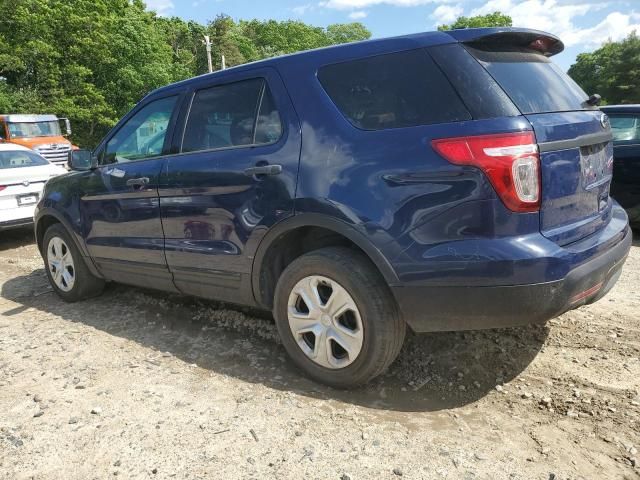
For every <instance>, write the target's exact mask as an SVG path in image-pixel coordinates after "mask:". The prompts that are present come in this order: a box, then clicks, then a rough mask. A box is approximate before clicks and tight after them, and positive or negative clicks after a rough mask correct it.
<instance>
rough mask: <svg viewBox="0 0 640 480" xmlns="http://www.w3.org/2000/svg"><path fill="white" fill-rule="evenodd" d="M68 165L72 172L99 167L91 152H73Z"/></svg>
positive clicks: (70, 153) (70, 154)
mask: <svg viewBox="0 0 640 480" xmlns="http://www.w3.org/2000/svg"><path fill="white" fill-rule="evenodd" d="M67 165H69V169H70V170H91V169H94V168H96V167H97V166H98V165H97V162H96V161H95V159H94V157H93V155H92V154H91V151H90V150H71V151H70V152H69V159H68V161H67Z"/></svg>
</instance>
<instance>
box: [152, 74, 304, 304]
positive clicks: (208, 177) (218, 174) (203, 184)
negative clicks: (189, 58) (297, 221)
mask: <svg viewBox="0 0 640 480" xmlns="http://www.w3.org/2000/svg"><path fill="white" fill-rule="evenodd" d="M255 78H264V79H266V81H267V82H268V85H269V88H270V90H271V93H272V95H273V99H274V101H275V104H276V106H277V108H278V110H279V113H280V117H281V121H282V126H283V134H282V136H281V137H280V139H279V140H278V141H277V142H276V143H273V144H269V145H258V146H246V147H234V148H227V149H220V150H209V151H200V152H192V153H184V154H180V155H173V156H171V157H170V158H169V160H168V162H167V165H166V169H165V170H164V172H163V174H162V181H161V186H160V189H159V195H160V206H161V211H162V222H163V226H164V232H165V250H166V259H167V264H168V266H169V269H170V271H171V273H172V275H173V278H174V282H175V285H176V286H177V288H178V289H179V290H180V291H181V292H183V293H186V294H192V295H197V296H202V297H209V298H216V299H219V300H224V301H229V302H235V303H249V304H251V303H253V295H252V293H251V279H250V276H251V275H250V274H251V266H252V260H253V255H254V253H255V250H256V248H257V245H258V243H259V242H260V240H261V238H262V236H263V235H264V234H265V233H266V231H267V230H268V229H269V227H271V226H272V225H274V224H275V223H277V222H278V221H280V220H282V219H283V218H286V217H288V216H290V215H293V213H294V202H293V199H294V196H295V188H296V179H297V175H298V163H299V157H300V145H301V135H300V126H299V122H298V119H297V115H296V112H295V110H294V108H293V106H292V104H291V101H290V99H289V96H288V94H287V91H286V89H285V87H284V85H283V83H282V80H281V79H280V76H279V75H278V73H277V72H276V70H275V69H273V68H260V69H253V70H250V71H245V72H241V73H233V72H230V73H229V74H226V75H225V74H224V72H223V74H222V75H219V76H216V78H209V79H207V78H203V79H202V80H201V81H199V82H194V83H193V84H192V85H191V91H196V90H198V89H202V88H209V87H213V86H217V85H224V84H227V83H232V82H237V81H242V80H248V79H255ZM185 117H186V115H185V112H183V114H182V116H181V120H180V122H179V126H178V128H177V129H176V135H175V136H174V142H175V145H174V148H175V149H176V150H179V148H180V142H181V140H182V134H181V132H182V131H183V128H184V123H185V121H186V118H185ZM261 165H279V166H281V167H282V171H281V173H280V174H277V175H250V174H247V173H245V170H246V169H248V168H252V167H255V166H261Z"/></svg>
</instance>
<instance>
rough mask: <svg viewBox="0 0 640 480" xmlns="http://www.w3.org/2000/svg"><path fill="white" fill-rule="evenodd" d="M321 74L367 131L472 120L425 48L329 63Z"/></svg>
mask: <svg viewBox="0 0 640 480" xmlns="http://www.w3.org/2000/svg"><path fill="white" fill-rule="evenodd" d="M318 79H319V80H320V83H321V84H322V86H323V87H324V89H325V91H326V92H327V94H328V95H329V97H330V98H331V100H332V101H333V102H334V103H335V105H336V106H337V107H338V109H339V110H340V111H341V112H342V114H343V115H344V116H345V117H346V118H347V120H349V121H350V122H351V123H352V124H353V125H354V126H355V127H358V128H361V129H364V130H383V129H388V128H400V127H413V126H417V125H430V124H434V123H446V122H456V121H460V120H470V119H471V114H470V113H469V111H468V110H467V109H466V108H465V106H464V104H463V103H462V101H461V99H460V98H459V97H458V95H457V94H456V92H455V91H454V89H453V87H452V86H451V84H450V83H449V81H448V80H447V79H446V77H445V76H444V74H443V73H442V72H441V71H440V69H439V68H438V67H437V66H436V65H435V63H434V61H433V60H432V59H431V57H430V56H429V55H428V54H427V52H426V51H424V50H411V51H407V52H400V53H393V54H387V55H380V56H376V57H369V58H364V59H360V60H354V61H350V62H344V63H338V64H333V65H328V66H325V67H322V68H321V69H320V70H319V71H318Z"/></svg>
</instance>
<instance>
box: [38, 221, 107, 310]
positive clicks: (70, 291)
mask: <svg viewBox="0 0 640 480" xmlns="http://www.w3.org/2000/svg"><path fill="white" fill-rule="evenodd" d="M42 256H43V258H44V264H45V270H46V271H47V277H48V278H49V282H50V283H51V286H52V287H53V290H54V291H55V292H56V293H57V294H58V296H59V297H60V298H62V299H63V300H64V301H65V302H77V301H79V300H85V299H87V298H91V297H95V296H96V295H99V294H100V293H102V290H103V288H104V284H105V282H104V280H102V279H100V278H97V277H96V276H94V275H93V274H92V273H91V272H90V271H89V269H88V268H87V265H86V263H85V260H84V258H83V257H82V254H81V253H80V251H79V250H78V248H77V247H76V244H75V242H74V241H73V239H72V238H71V236H70V235H69V233H68V232H67V230H66V229H65V228H64V227H63V226H62V225H61V224H59V223H55V224H53V225H51V226H50V227H49V228H48V229H47V231H46V232H45V233H44V238H43V240H42Z"/></svg>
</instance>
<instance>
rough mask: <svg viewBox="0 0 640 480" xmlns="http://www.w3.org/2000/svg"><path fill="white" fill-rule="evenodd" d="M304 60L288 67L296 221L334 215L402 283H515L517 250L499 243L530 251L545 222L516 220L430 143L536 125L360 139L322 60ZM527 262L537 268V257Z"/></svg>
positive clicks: (475, 173) (472, 171)
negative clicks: (296, 138)
mask: <svg viewBox="0 0 640 480" xmlns="http://www.w3.org/2000/svg"><path fill="white" fill-rule="evenodd" d="M305 60H306V59H305V58H300V59H298V61H296V62H295V63H294V62H287V63H286V64H284V65H282V66H281V67H280V68H281V69H282V71H283V77H284V79H285V82H286V85H287V88H288V90H289V92H290V94H291V96H292V99H293V101H294V104H295V105H296V108H297V109H298V113H299V115H300V117H301V121H302V136H303V146H302V155H301V164H300V176H299V180H298V190H297V198H296V213H298V214H305V213H317V214H324V215H328V216H333V217H334V218H337V219H339V220H341V221H343V222H345V223H346V224H348V225H350V226H351V227H352V228H354V229H356V230H357V231H358V232H360V233H362V234H363V235H364V236H365V237H366V238H368V240H369V241H370V242H371V244H372V246H373V247H374V248H375V249H376V250H378V251H379V252H380V253H381V254H382V256H383V257H385V258H386V259H387V260H388V261H389V262H390V263H391V264H392V265H393V268H394V270H395V274H396V276H397V278H398V282H399V283H407V282H409V283H415V284H421V283H424V282H431V283H440V284H447V283H460V282H469V283H475V282H477V281H478V275H479V273H480V274H481V277H482V278H481V280H482V281H488V282H489V283H491V284H496V283H497V284H500V283H501V282H513V281H514V278H513V263H512V257H510V255H511V254H512V253H513V248H512V249H511V250H504V248H503V247H504V245H500V244H499V243H498V244H496V246H495V248H494V247H493V246H492V245H491V242H492V241H493V240H495V239H504V241H505V242H513V241H514V240H513V237H521V245H516V248H517V249H518V251H522V249H525V250H526V244H527V241H529V240H535V239H537V238H538V237H539V236H540V235H539V215H538V214H537V213H531V214H512V213H511V212H509V211H508V210H507V209H506V207H505V206H504V205H503V203H502V202H501V201H500V200H499V199H498V198H497V196H496V194H495V192H494V190H493V188H492V186H491V185H490V184H489V183H488V181H487V179H486V178H485V176H484V174H482V172H481V171H480V170H478V169H476V168H470V167H460V166H455V165H452V164H450V163H449V162H447V161H446V160H445V159H443V158H442V157H440V156H439V155H438V154H437V153H436V152H435V151H434V150H433V148H432V147H431V141H432V140H433V139H436V138H444V137H457V136H466V135H478V134H490V133H502V132H518V131H524V130H531V125H530V123H529V122H528V121H527V120H526V119H525V118H524V117H521V116H514V117H501V118H495V119H486V120H470V121H463V122H455V123H443V124H435V125H427V126H418V127H411V128H401V129H388V130H380V131H365V130H360V129H358V128H355V127H354V126H352V125H351V124H350V123H349V122H348V121H347V120H346V119H345V117H344V116H343V115H342V114H341V112H340V111H339V110H338V109H337V108H336V106H335V105H334V104H333V102H332V101H331V100H330V99H329V97H328V95H327V94H326V93H325V91H324V89H323V87H322V85H321V84H320V82H319V81H318V80H317V78H316V70H317V68H318V63H317V61H314V60H313V59H310V60H309V61H305ZM345 60H349V57H348V56H347V55H345V56H340V55H337V56H335V57H334V58H327V59H326V60H325V62H326V63H327V64H329V63H337V62H340V61H345ZM534 235H535V237H534ZM522 244H524V247H523V245H522ZM523 255H524V254H523ZM527 255H528V257H529V258H530V263H531V265H534V264H535V254H534V249H531V250H530V251H529V252H528V254H527ZM501 258H503V259H504V262H503V263H501V262H500V261H499V260H500V259H501ZM539 271H541V272H542V273H543V274H544V271H545V270H544V267H540V269H539Z"/></svg>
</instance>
